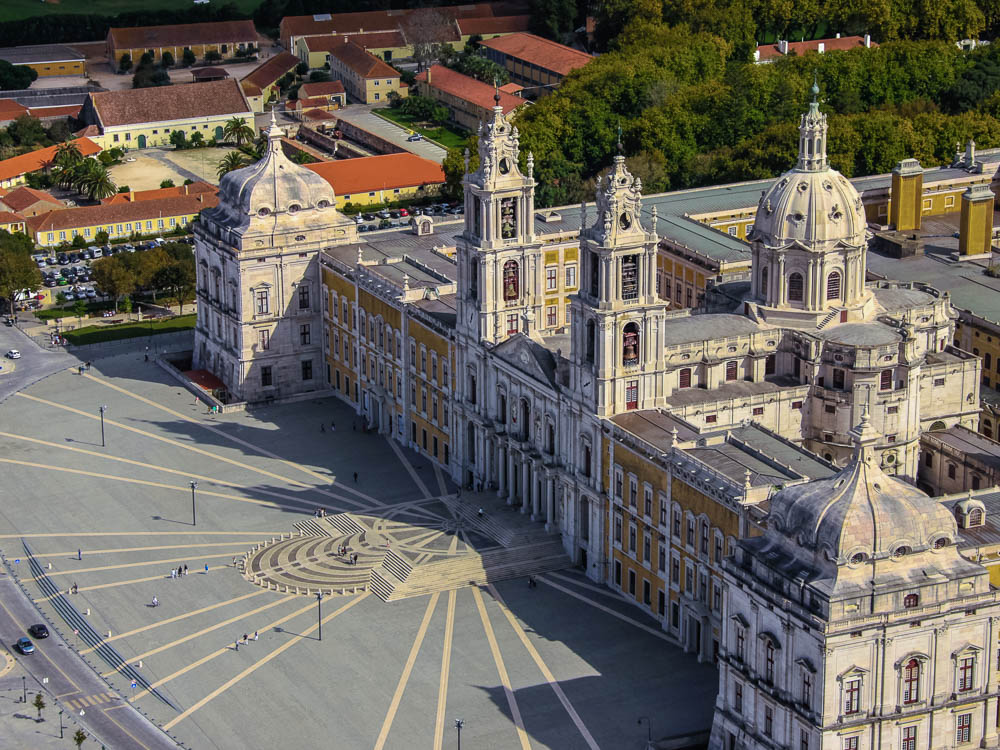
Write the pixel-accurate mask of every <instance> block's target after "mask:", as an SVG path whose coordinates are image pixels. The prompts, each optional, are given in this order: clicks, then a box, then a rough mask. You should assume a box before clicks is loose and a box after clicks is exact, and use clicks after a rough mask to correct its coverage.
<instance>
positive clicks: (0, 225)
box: [0, 211, 25, 234]
mask: <svg viewBox="0 0 1000 750" xmlns="http://www.w3.org/2000/svg"><path fill="white" fill-rule="evenodd" d="M24 227H25V221H24V217H23V216H21V215H20V214H13V213H11V212H10V211H0V229H2V230H4V231H5V232H10V233H11V234H14V232H23V231H24Z"/></svg>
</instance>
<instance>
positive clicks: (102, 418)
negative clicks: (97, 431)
mask: <svg viewBox="0 0 1000 750" xmlns="http://www.w3.org/2000/svg"><path fill="white" fill-rule="evenodd" d="M107 410H108V406H107V404H102V405H101V406H100V407H98V411H100V412H101V447H102V448H104V447H105V443H104V412H106V411H107Z"/></svg>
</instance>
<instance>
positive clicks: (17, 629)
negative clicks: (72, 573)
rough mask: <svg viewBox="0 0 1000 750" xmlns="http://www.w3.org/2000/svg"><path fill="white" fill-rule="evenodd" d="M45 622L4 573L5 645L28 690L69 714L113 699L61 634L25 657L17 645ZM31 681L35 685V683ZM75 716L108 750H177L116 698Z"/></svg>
mask: <svg viewBox="0 0 1000 750" xmlns="http://www.w3.org/2000/svg"><path fill="white" fill-rule="evenodd" d="M40 619H41V618H40V617H39V616H38V612H37V611H36V610H35V606H34V604H32V603H31V601H30V600H29V599H28V598H27V597H26V596H25V595H24V593H23V592H22V591H21V589H20V588H19V587H18V586H17V584H16V583H14V582H13V581H12V580H10V578H9V577H8V576H7V575H6V574H3V575H2V577H0V640H2V642H3V644H4V645H5V646H6V647H7V648H8V650H10V652H11V653H12V654H14V657H15V658H16V659H17V660H18V662H19V663H20V664H21V666H22V667H24V669H25V670H27V672H28V674H29V675H30V677H29V679H28V691H29V692H38V690H39V689H40V688H41V689H44V690H46V691H48V693H49V694H50V695H51V696H53V697H54V698H56V699H58V700H59V701H60V702H61V705H62V706H66V708H67V709H69V703H68V702H69V701H76V702H78V703H80V702H89V701H88V700H87V699H88V698H89V697H90V696H102V695H107V694H109V693H112V694H113V690H112V689H111V687H109V685H108V683H106V682H104V681H103V680H102V679H101V678H100V677H98V675H97V673H96V672H94V671H93V670H92V669H91V668H90V667H89V666H88V665H87V664H85V663H84V662H83V661H82V660H81V659H80V657H79V656H77V655H76V654H75V653H74V652H73V651H71V650H70V649H69V648H68V647H67V646H66V644H65V642H64V641H63V640H62V639H61V638H60V637H59V635H58V634H56V633H52V635H50V636H49V637H48V638H45V639H43V640H38V639H32V640H33V642H34V644H35V653H33V654H29V655H28V656H23V655H21V654H20V653H18V652H17V651H16V649H15V648H14V642H15V641H16V640H17V639H18V638H20V637H21V636H22V635H27V628H28V626H30V625H31V624H32V623H35V622H38V621H39V620H40ZM46 680H47V682H46ZM32 681H33V682H34V684H31V683H32ZM50 705H51V704H50ZM70 710H72V709H70ZM80 712H82V715H80ZM73 713H74V714H75V715H76V720H77V721H78V722H79V723H81V724H83V725H84V726H85V727H86V728H87V730H88V733H89V734H93V735H95V736H96V737H98V738H100V740H101V742H103V743H104V744H106V745H107V746H108V747H112V748H139V747H145V748H147V749H148V750H176V749H177V744H176V743H175V742H174V741H173V740H171V739H170V738H169V737H168V736H167V735H166V734H164V733H163V732H162V731H161V730H160V729H159V728H158V727H156V726H155V725H154V724H152V723H151V722H150V721H149V720H148V719H146V718H145V717H144V716H143V715H142V714H140V713H139V712H138V711H136V710H135V709H134V708H132V707H131V706H130V705H128V703H126V702H125V701H124V700H122V698H121V696H119V695H117V694H114V697H113V699H112V700H111V701H104V702H100V703H97V702H95V704H94V705H91V706H90V707H89V708H84V709H80V710H79V711H76V710H73Z"/></svg>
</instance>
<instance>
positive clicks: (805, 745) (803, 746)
mask: <svg viewBox="0 0 1000 750" xmlns="http://www.w3.org/2000/svg"><path fill="white" fill-rule="evenodd" d="M799 750H809V732H807V731H806V730H805V729H799Z"/></svg>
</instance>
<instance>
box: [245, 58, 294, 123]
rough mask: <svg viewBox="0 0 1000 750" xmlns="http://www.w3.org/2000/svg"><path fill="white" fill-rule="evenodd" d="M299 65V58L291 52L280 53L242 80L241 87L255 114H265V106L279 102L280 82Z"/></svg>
mask: <svg viewBox="0 0 1000 750" xmlns="http://www.w3.org/2000/svg"><path fill="white" fill-rule="evenodd" d="M298 64H299V58H297V57H296V56H295V55H293V54H291V53H290V52H280V53H278V54H277V55H274V56H273V57H269V58H268V59H267V60H266V61H265V62H263V63H261V64H260V65H258V66H257V67H256V68H254V69H253V70H251V71H250V72H249V73H247V74H246V75H245V76H243V78H242V79H240V86H241V87H242V89H243V93H244V94H245V95H246V98H247V101H248V102H250V107H251V109H253V111H254V112H263V111H264V106H265V105H267V104H270V103H271V102H274V101H277V99H278V97H279V96H280V95H281V87H280V86H279V85H278V82H279V81H280V80H281V79H282V78H284V77H285V75H287V74H288V73H292V72H294V70H295V67H296V66H297V65H298Z"/></svg>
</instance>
